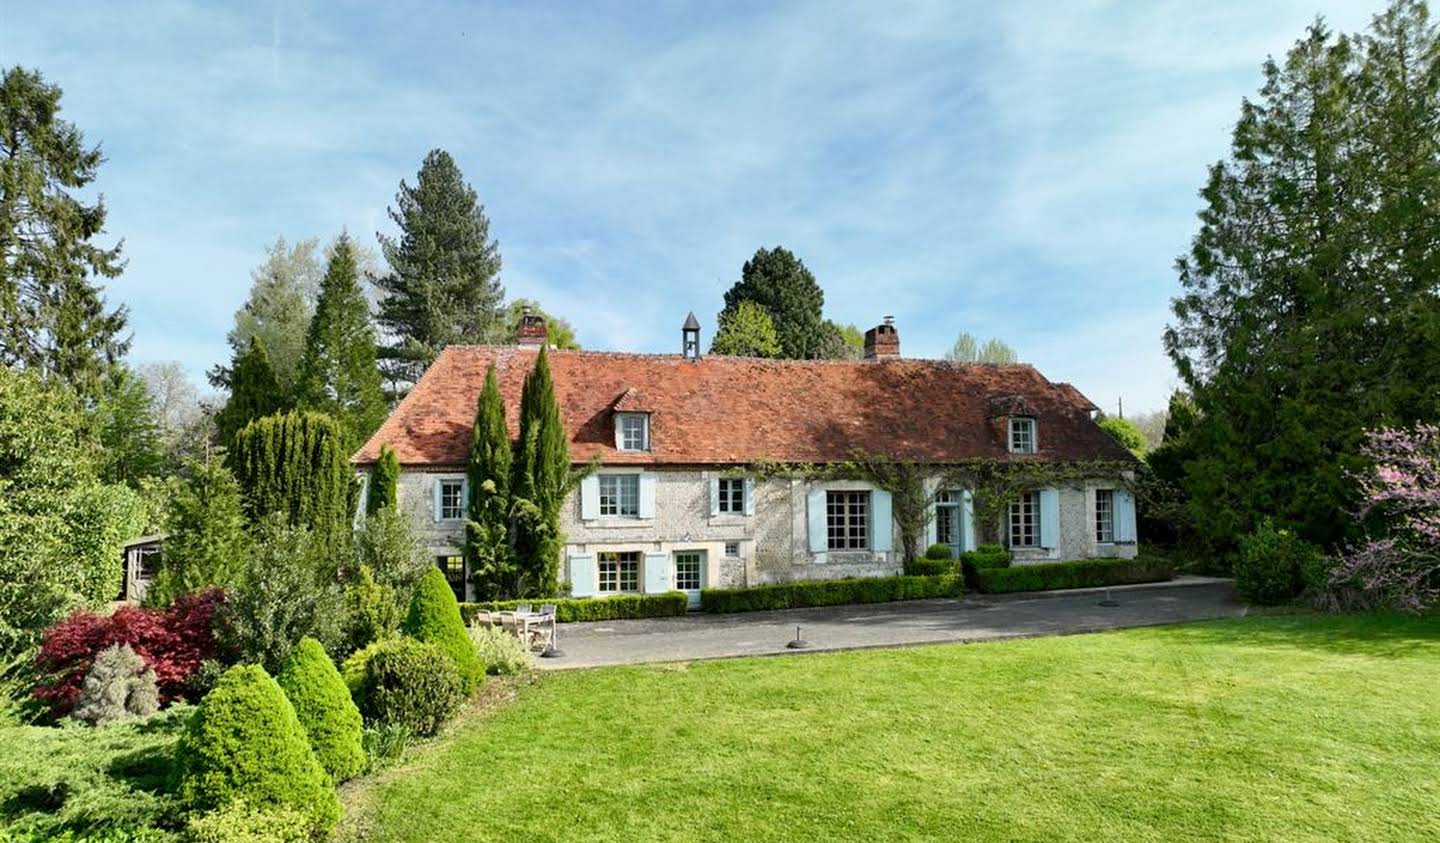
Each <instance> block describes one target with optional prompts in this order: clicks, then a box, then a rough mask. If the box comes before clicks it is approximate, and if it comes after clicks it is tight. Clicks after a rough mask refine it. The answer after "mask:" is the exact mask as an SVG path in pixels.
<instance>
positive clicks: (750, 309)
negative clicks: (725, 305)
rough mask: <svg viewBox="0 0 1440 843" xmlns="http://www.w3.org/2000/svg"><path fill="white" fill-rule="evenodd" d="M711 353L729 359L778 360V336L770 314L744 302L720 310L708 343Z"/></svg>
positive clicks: (758, 306)
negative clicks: (718, 322)
mask: <svg viewBox="0 0 1440 843" xmlns="http://www.w3.org/2000/svg"><path fill="white" fill-rule="evenodd" d="M710 353H711V354H722V355H729V356H733V357H779V356H780V337H779V336H778V335H776V333H775V321H774V320H773V319H771V318H770V312H769V311H767V310H766V309H765V308H763V307H761V306H760V305H758V304H756V303H755V302H753V301H749V300H748V299H747V300H744V301H741V302H739V303H737V304H736V305H735V307H734V308H732V309H726V310H722V311H720V325H719V327H718V328H717V329H716V331H715V339H714V340H712V341H711V343H710Z"/></svg>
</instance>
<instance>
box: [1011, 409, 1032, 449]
mask: <svg viewBox="0 0 1440 843" xmlns="http://www.w3.org/2000/svg"><path fill="white" fill-rule="evenodd" d="M1010 453H1012V454H1033V453H1035V419H1034V418H1033V417H1031V416H1011V417H1010Z"/></svg>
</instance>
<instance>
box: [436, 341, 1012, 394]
mask: <svg viewBox="0 0 1440 843" xmlns="http://www.w3.org/2000/svg"><path fill="white" fill-rule="evenodd" d="M451 350H455V351H490V352H494V353H496V354H507V355H510V354H513V353H514V352H517V351H526V350H528V349H522V348H521V347H520V346H516V345H508V344H500V343H456V344H454V345H447V346H445V349H444V350H443V351H441V352H440V353H441V354H444V353H445V352H447V351H451ZM546 353H548V354H549V355H551V356H552V357H553V356H555V355H560V354H563V355H576V356H587V357H619V358H636V359H642V360H667V359H668V360H676V361H684V362H688V363H693V362H696V361H694V360H691V359H690V358H687V357H686V356H685V355H683V354H679V353H676V352H672V351H620V350H616V349H604V348H551V349H546ZM436 359H437V360H438V359H439V358H438V357H437V358H436ZM710 360H723V361H727V362H728V361H735V362H742V361H744V362H751V363H773V364H776V365H788V366H858V365H861V364H863V365H866V366H877V365H879V366H896V365H912V364H921V363H926V364H930V365H939V366H948V367H950V368H955V369H958V368H962V367H966V366H976V367H980V366H983V367H986V368H991V369H1029V370H1031V371H1036V372H1038V371H1039V370H1038V369H1036V368H1035V364H1033V363H1025V362H1016V363H995V362H991V361H988V360H965V361H958V360H946V359H945V358H943V357H884V358H880V359H867V358H863V357H862V358H809V359H796V358H790V357H752V356H749V355H743V354H705V355H702V356H701V357H700V362H705V361H710ZM416 385H417V386H418V385H419V381H416Z"/></svg>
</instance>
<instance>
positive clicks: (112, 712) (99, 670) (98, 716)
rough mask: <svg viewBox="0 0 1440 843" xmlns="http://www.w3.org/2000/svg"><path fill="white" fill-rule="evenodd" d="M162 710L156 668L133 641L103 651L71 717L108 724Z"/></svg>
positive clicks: (87, 677) (83, 687) (81, 689)
mask: <svg viewBox="0 0 1440 843" xmlns="http://www.w3.org/2000/svg"><path fill="white" fill-rule="evenodd" d="M159 709H160V689H159V688H158V687H157V686H156V684H155V671H153V670H151V669H150V668H148V667H146V666H145V660H144V659H142V658H140V656H139V655H138V654H137V653H136V652H135V651H134V650H132V649H130V645H129V644H112V645H110V646H109V647H106V648H105V649H104V650H101V651H100V655H98V656H96V657H95V664H93V665H92V666H91V667H90V672H89V673H87V674H86V675H85V682H84V684H83V685H82V686H81V687H80V701H79V703H78V704H77V705H76V706H75V711H74V712H72V713H71V716H72V717H74V718H75V719H76V720H80V721H83V722H85V723H89V724H90V725H92V726H108V725H110V724H111V723H117V722H119V721H121V720H129V719H130V718H132V717H149V716H150V715H152V714H154V713H155V712H156V711H158V710H159Z"/></svg>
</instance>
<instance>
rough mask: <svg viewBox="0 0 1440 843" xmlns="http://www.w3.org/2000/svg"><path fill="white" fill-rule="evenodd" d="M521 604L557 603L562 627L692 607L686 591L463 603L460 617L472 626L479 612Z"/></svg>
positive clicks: (508, 609) (680, 611) (675, 613)
mask: <svg viewBox="0 0 1440 843" xmlns="http://www.w3.org/2000/svg"><path fill="white" fill-rule="evenodd" d="M702 594H703V593H702ZM521 603H529V604H530V605H531V607H532V608H534V609H535V610H536V611H539V609H540V606H541V604H544V603H554V604H555V614H556V618H555V619H556V620H557V621H559V622H560V623H578V622H580V621H618V620H635V619H637V618H671V617H678V616H680V615H683V614H685V611H686V609H687V608H688V607H689V600H688V598H686V596H685V593H684V592H683V591H667V592H665V593H663V594H618V595H616V596H614V597H560V598H551V599H546V598H540V597H537V598H534V599H532V600H491V601H488V602H484V603H462V604H460V614H461V615H463V616H464V618H465V622H466V623H467V624H468V623H470V622H471V621H472V620H474V619H475V613H476V612H513V611H515V607H516V606H519V605H520V604H521Z"/></svg>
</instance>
